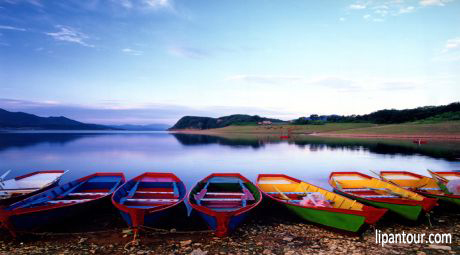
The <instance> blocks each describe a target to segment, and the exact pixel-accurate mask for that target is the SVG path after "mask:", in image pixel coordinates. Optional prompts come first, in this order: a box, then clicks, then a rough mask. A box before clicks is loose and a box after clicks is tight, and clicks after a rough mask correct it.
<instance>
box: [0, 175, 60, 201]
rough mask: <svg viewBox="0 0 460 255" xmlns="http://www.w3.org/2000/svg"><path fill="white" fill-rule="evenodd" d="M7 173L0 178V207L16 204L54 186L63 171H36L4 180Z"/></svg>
mask: <svg viewBox="0 0 460 255" xmlns="http://www.w3.org/2000/svg"><path fill="white" fill-rule="evenodd" d="M9 173H10V171H7V172H6V173H4V174H3V175H2V176H0V205H8V204H11V203H14V202H17V201H19V200H22V199H24V198H26V197H28V196H31V195H34V194H37V193H39V192H42V191H44V190H46V189H49V188H51V187H53V186H55V185H56V184H57V183H58V182H59V180H60V179H61V176H62V175H63V174H64V173H65V171H63V170H44V171H36V172H32V173H29V174H25V175H21V176H18V177H16V178H13V179H9V180H5V177H6V176H7V175H8V174H9Z"/></svg>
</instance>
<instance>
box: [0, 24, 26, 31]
mask: <svg viewBox="0 0 460 255" xmlns="http://www.w3.org/2000/svg"><path fill="white" fill-rule="evenodd" d="M0 29H3V30H15V31H27V29H25V28H21V27H13V26H5V25H0Z"/></svg>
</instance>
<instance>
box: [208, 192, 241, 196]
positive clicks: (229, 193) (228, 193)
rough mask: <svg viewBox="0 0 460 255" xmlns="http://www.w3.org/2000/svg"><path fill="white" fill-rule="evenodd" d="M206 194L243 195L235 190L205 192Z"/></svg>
mask: <svg viewBox="0 0 460 255" xmlns="http://www.w3.org/2000/svg"><path fill="white" fill-rule="evenodd" d="M206 195H223V196H243V195H244V193H237V192H207V193H206Z"/></svg>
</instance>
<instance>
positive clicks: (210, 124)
mask: <svg viewBox="0 0 460 255" xmlns="http://www.w3.org/2000/svg"><path fill="white" fill-rule="evenodd" d="M261 121H271V122H283V121H282V120H278V119H269V118H264V117H260V116H258V115H253V116H251V115H245V114H234V115H230V116H224V117H220V118H211V117H196V116H185V117H182V118H181V119H180V120H179V121H177V123H176V124H175V125H174V126H173V127H172V128H170V129H169V130H179V129H210V128H222V127H226V126H230V125H235V124H242V123H257V122H261Z"/></svg>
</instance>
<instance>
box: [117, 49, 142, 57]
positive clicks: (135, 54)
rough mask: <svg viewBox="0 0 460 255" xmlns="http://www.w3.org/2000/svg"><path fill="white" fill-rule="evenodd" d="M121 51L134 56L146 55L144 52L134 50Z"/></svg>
mask: <svg viewBox="0 0 460 255" xmlns="http://www.w3.org/2000/svg"><path fill="white" fill-rule="evenodd" d="M121 51H122V52H124V53H126V54H129V55H133V56H140V55H143V54H144V52H143V51H140V50H134V49H131V48H124V49H122V50H121Z"/></svg>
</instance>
